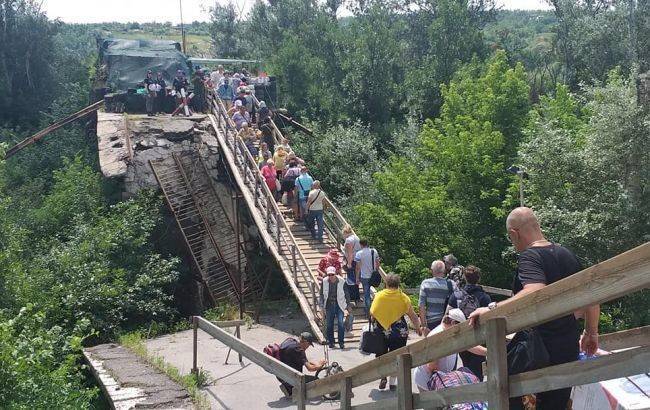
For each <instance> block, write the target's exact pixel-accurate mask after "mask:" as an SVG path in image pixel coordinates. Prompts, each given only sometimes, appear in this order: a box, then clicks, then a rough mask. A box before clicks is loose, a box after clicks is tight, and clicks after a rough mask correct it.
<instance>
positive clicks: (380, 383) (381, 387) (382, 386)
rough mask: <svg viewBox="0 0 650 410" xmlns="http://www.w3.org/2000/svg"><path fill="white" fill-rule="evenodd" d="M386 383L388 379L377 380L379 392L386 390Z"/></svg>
mask: <svg viewBox="0 0 650 410" xmlns="http://www.w3.org/2000/svg"><path fill="white" fill-rule="evenodd" d="M386 383H388V379H386V378H385V377H384V378H382V379H381V380H379V390H384V389H385V388H386Z"/></svg>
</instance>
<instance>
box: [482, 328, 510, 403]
mask: <svg viewBox="0 0 650 410" xmlns="http://www.w3.org/2000/svg"><path fill="white" fill-rule="evenodd" d="M486 325H487V335H486V342H487V350H488V354H487V384H488V402H489V403H490V410H492V409H494V410H508V409H509V408H510V406H509V400H508V399H509V393H510V392H509V388H508V361H507V353H506V319H505V318H503V317H496V318H494V319H490V320H488V321H487V323H486Z"/></svg>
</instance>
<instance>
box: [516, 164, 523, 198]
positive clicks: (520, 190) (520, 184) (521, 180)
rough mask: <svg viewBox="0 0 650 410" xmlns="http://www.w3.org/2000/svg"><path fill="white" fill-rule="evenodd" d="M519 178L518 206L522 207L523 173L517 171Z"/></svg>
mask: <svg viewBox="0 0 650 410" xmlns="http://www.w3.org/2000/svg"><path fill="white" fill-rule="evenodd" d="M517 176H518V177H519V206H524V171H522V170H521V169H520V170H519V171H517Z"/></svg>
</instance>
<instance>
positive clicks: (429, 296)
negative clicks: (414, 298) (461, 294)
mask: <svg viewBox="0 0 650 410" xmlns="http://www.w3.org/2000/svg"><path fill="white" fill-rule="evenodd" d="M431 276H432V277H431V278H428V279H425V280H423V281H422V284H421V285H420V300H419V303H418V304H419V305H420V323H422V331H426V332H427V333H428V332H429V330H432V329H433V328H435V327H436V326H438V325H439V324H440V321H441V320H442V317H443V316H444V314H445V309H446V308H447V300H448V299H449V296H450V295H451V294H452V293H453V291H454V282H453V281H451V280H449V279H445V278H444V276H445V263H444V262H443V261H441V260H437V261H433V263H432V264H431ZM425 323H426V327H427V328H428V329H425V328H424V324H425Z"/></svg>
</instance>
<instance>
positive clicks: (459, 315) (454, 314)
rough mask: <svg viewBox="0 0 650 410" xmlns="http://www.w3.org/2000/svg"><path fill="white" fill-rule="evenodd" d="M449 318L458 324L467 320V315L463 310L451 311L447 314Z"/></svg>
mask: <svg viewBox="0 0 650 410" xmlns="http://www.w3.org/2000/svg"><path fill="white" fill-rule="evenodd" d="M447 316H449V319H451V320H455V321H456V322H458V323H460V322H464V321H466V320H467V318H466V317H465V314H464V313H463V311H462V310H460V309H457V308H456V309H449V312H448V313H447Z"/></svg>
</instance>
